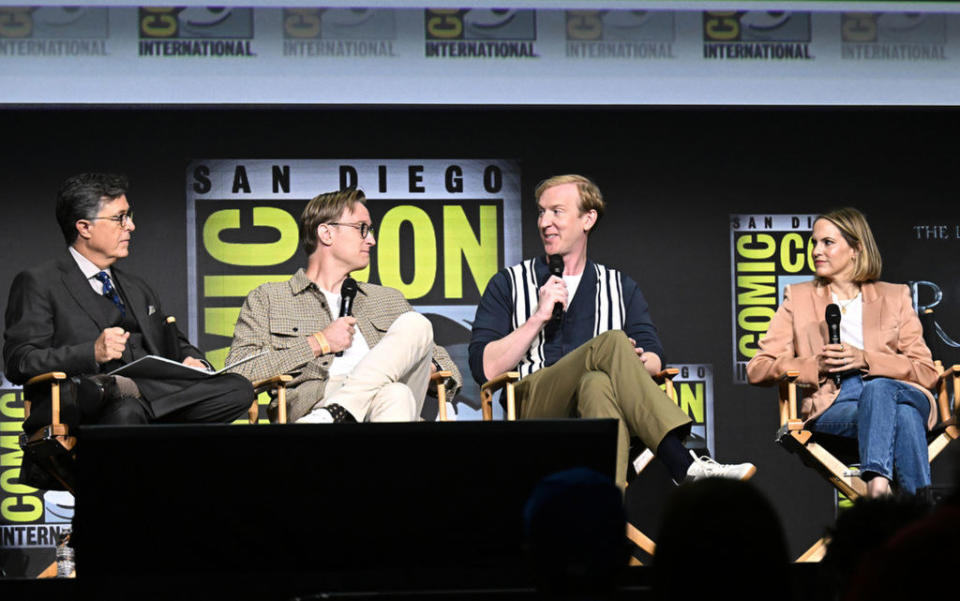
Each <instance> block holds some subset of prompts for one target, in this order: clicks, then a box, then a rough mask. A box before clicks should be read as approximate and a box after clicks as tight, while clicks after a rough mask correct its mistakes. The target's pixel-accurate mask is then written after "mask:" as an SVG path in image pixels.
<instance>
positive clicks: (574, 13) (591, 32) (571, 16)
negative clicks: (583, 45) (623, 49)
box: [567, 10, 603, 40]
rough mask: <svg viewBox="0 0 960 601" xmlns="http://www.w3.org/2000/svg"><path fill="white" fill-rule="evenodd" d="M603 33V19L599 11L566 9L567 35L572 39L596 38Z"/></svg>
mask: <svg viewBox="0 0 960 601" xmlns="http://www.w3.org/2000/svg"><path fill="white" fill-rule="evenodd" d="M602 33H603V21H601V20H600V11H596V10H569V11H567V37H569V38H571V39H574V40H597V39H600V34H602Z"/></svg>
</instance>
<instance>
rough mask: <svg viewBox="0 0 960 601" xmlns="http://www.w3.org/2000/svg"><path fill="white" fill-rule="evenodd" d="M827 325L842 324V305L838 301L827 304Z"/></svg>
mask: <svg viewBox="0 0 960 601" xmlns="http://www.w3.org/2000/svg"><path fill="white" fill-rule="evenodd" d="M825 317H826V320H827V325H840V307H838V306H837V305H836V303H830V304H829V305H827V311H826V315H825Z"/></svg>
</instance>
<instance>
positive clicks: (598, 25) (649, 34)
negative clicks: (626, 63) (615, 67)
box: [566, 10, 676, 59]
mask: <svg viewBox="0 0 960 601" xmlns="http://www.w3.org/2000/svg"><path fill="white" fill-rule="evenodd" d="M675 38H676V27H675V24H674V13H672V12H669V11H649V10H568V11H566V39H567V47H566V54H567V58H587V59H662V58H675V57H674V55H673V42H674V40H675Z"/></svg>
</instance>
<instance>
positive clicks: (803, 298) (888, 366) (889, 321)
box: [747, 281, 937, 428]
mask: <svg viewBox="0 0 960 601" xmlns="http://www.w3.org/2000/svg"><path fill="white" fill-rule="evenodd" d="M861 292H862V294H863V345H864V347H865V348H864V349H863V353H864V359H865V360H866V362H867V365H868V367H867V369H865V370H863V375H864V377H866V378H870V377H879V376H883V377H887V378H892V379H894V380H899V381H901V382H906V383H907V384H911V385H913V386H915V387H917V388H918V389H920V390H922V391H923V393H924V394H925V395H927V398H928V399H929V401H930V415H929V417H928V419H927V427H928V428H931V427H933V426H934V425H935V424H936V423H937V412H936V404H935V403H934V400H933V395H932V394H930V390H929V389H931V388H933V387H934V386H935V385H936V382H937V370H936V368H935V367H934V365H933V358H932V357H931V355H930V349H928V348H927V345H926V344H925V343H924V341H923V328H922V326H921V325H920V320H919V318H917V313H916V312H915V311H914V310H913V302H912V298H911V296H910V289H909V288H908V287H907V286H904V285H902V284H890V283H887V282H874V283H866V284H863V285H862V286H861ZM830 303H831V298H830V292H829V289H828V288H827V287H826V286H821V285H819V284H817V283H816V281H810V282H804V283H802V284H795V285H792V286H787V287H786V289H785V290H784V293H783V303H782V304H781V305H780V307H779V308H778V309H777V313H776V314H775V315H774V316H773V319H772V320H771V321H770V327H769V329H768V330H767V335H766V336H765V337H764V338H763V339H762V340H760V343H759V350H758V351H757V354H756V355H755V356H754V357H753V359H751V360H750V362H749V363H748V364H747V379H748V380H749V381H750V383H751V384H772V383H774V382H776V381H778V380H779V379H780V378H782V377H783V376H784V375H785V374H786V372H788V371H792V370H797V371H799V372H800V377H799V379H798V383H799V384H800V385H801V386H802V387H803V389H802V390H803V403H802V405H801V407H800V414H801V415H802V416H803V417H804V419H806V420H811V419H813V418H815V417H817V416H819V415H820V414H821V413H823V412H824V411H826V410H827V408H828V407H829V406H830V405H832V404H833V401H834V400H835V399H836V398H837V393H838V389H837V386H836V384H834V382H833V378H828V377H826V376H823V375H821V374H820V373H819V370H818V368H817V356H818V354H819V353H820V351H821V350H822V349H823V345H825V344H827V342H828V341H829V339H830V338H829V333H828V331H827V324H826V321H825V319H824V313H825V311H826V308H827V305H829V304H830Z"/></svg>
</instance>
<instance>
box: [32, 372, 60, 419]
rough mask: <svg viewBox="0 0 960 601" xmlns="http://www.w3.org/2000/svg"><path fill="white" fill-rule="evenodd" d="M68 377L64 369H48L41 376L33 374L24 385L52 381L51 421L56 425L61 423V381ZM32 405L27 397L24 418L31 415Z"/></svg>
mask: <svg viewBox="0 0 960 601" xmlns="http://www.w3.org/2000/svg"><path fill="white" fill-rule="evenodd" d="M66 379H67V374H65V373H64V372H62V371H48V372H47V373H45V374H40V375H39V376H33V377H32V378H30V379H29V380H27V383H26V384H24V385H23V388H24V389H26V388H29V387H31V386H36V385H37V384H43V383H45V382H50V422H51V424H52V425H53V426H54V427H56V426H59V425H60V383H61V382H63V381H65V380H66ZM30 405H31V401H30V400H29V399H27V398H24V400H23V418H24V419H26V418H28V417H30Z"/></svg>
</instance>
